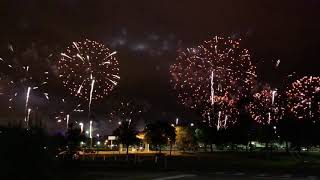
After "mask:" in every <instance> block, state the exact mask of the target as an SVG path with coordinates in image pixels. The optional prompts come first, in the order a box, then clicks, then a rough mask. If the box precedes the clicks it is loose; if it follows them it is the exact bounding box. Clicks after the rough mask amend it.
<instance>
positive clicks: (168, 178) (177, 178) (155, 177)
mask: <svg viewBox="0 0 320 180" xmlns="http://www.w3.org/2000/svg"><path fill="white" fill-rule="evenodd" d="M82 177H83V178H84V179H92V180H109V179H115V180H125V179H132V180H181V179H186V180H212V179H215V180H232V179H240V180H242V179H243V180H245V179H248V180H286V179H292V180H320V178H319V177H316V176H303V175H293V174H246V173H242V172H232V173H227V172H205V173H204V172H201V173H200V172H189V173H188V172H153V173H151V172H100V173H98V172H95V173H88V174H85V175H82Z"/></svg>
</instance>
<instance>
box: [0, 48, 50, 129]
mask: <svg viewBox="0 0 320 180" xmlns="http://www.w3.org/2000/svg"><path fill="white" fill-rule="evenodd" d="M0 60H1V61H0V64H1V66H3V69H2V70H3V74H2V76H1V81H2V82H4V83H5V84H7V86H6V87H7V90H6V91H5V93H4V94H5V95H7V97H8V100H9V103H8V109H9V110H10V111H12V112H15V113H18V111H19V103H20V102H18V101H20V100H22V99H23V101H24V114H25V117H24V121H25V122H26V125H27V127H28V121H29V116H30V113H31V111H32V109H33V108H34V107H33V104H32V101H31V100H32V97H41V98H45V99H46V100H49V94H48V92H47V90H48V86H47V84H48V80H49V72H48V71H47V70H45V69H46V68H40V67H41V62H40V61H39V57H38V52H37V51H36V49H35V48H34V47H32V48H29V49H27V50H25V51H16V50H15V49H14V47H13V45H11V44H9V45H8V53H7V55H6V57H5V58H0ZM34 61H36V63H37V67H36V66H34ZM39 63H40V65H39ZM39 69H41V70H40V71H39Z"/></svg>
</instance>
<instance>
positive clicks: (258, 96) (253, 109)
mask: <svg viewBox="0 0 320 180" xmlns="http://www.w3.org/2000/svg"><path fill="white" fill-rule="evenodd" d="M248 107H249V108H248V109H249V112H250V114H251V116H252V118H253V119H254V120H255V121H256V122H257V123H259V124H262V125H272V124H275V123H276V122H277V121H278V120H279V119H281V117H282V116H283V108H282V106H281V96H280V94H279V93H278V91H277V90H276V89H271V88H270V87H266V88H265V89H263V90H262V91H261V92H259V93H255V94H254V95H253V101H252V102H251V103H250V104H249V106H248Z"/></svg>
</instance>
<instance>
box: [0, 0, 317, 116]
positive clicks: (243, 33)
mask: <svg viewBox="0 0 320 180" xmlns="http://www.w3.org/2000/svg"><path fill="white" fill-rule="evenodd" d="M319 20H320V1H319V0H281V1H279V0H259V1H258V0H242V1H240V0H219V1H218V0H203V1H201V0H199V1H195V0H193V1H187V0H185V1H173V0H161V1H153V0H148V1H147V0H140V1H134V0H127V1H124V0H114V1H107V0H104V1H92V0H91V1H90V0H87V1H84V0H83V1H80V0H51V1H43V0H38V1H35V0H28V1H22V0H20V1H16V0H8V1H5V0H2V1H1V3H0V22H1V28H0V34H1V36H0V45H1V46H0V47H1V50H0V53H1V54H2V55H1V54H0V57H2V58H4V57H7V55H6V54H7V52H6V51H8V44H12V45H13V46H14V47H15V50H16V51H17V52H25V51H27V50H30V49H31V51H35V52H36V54H37V58H36V59H37V61H39V63H37V62H33V66H35V67H37V66H38V64H39V68H42V66H40V64H43V63H44V62H43V61H46V62H47V61H49V62H48V64H52V62H54V61H56V60H57V59H55V57H56V56H55V54H57V53H60V51H61V49H63V48H64V47H65V46H66V44H68V43H70V42H72V41H78V40H83V39H85V38H88V39H91V40H95V41H98V42H100V43H103V44H105V45H107V46H108V47H110V48H111V49H113V50H117V52H118V54H117V58H118V60H119V62H120V76H121V81H120V84H119V87H117V88H116V89H115V91H114V92H113V93H112V94H111V95H110V97H108V98H106V99H105V101H108V99H110V98H111V99H112V98H115V97H118V96H125V97H133V98H138V99H142V100H143V101H145V102H146V103H148V104H150V106H151V111H150V112H152V114H155V115H153V116H152V115H150V116H148V117H146V118H169V119H170V118H173V117H175V116H178V117H183V118H186V119H187V118H190V117H192V116H191V115H190V113H188V110H187V109H186V108H184V107H183V106H182V105H179V104H178V103H177V102H176V98H175V94H174V92H173V90H172V89H171V87H170V84H169V80H170V74H169V66H170V65H171V64H172V63H174V62H175V57H176V50H177V48H185V47H192V46H195V45H197V44H198V43H200V42H202V41H204V40H206V39H208V38H210V37H212V36H215V35H223V36H231V37H234V38H241V39H242V40H243V42H242V43H243V44H245V46H246V47H247V48H248V49H249V50H250V51H251V54H252V57H253V61H254V62H255V64H256V66H257V67H258V77H259V82H260V83H261V84H264V83H269V84H271V86H272V87H275V88H283V87H285V86H286V84H285V83H284V82H288V81H290V79H289V80H288V77H287V76H288V75H289V74H291V73H293V72H296V75H295V77H300V76H302V75H320V72H319V69H320V68H319V67H320V66H319V65H320V63H319V53H318V52H319V48H320V44H319V42H320V36H319V32H320V23H319ZM50 54H53V55H52V56H51V57H50V58H48V56H49V55H50ZM278 59H280V60H281V63H280V65H279V67H277V68H276V66H275V64H276V61H277V60H278ZM48 67H49V68H51V67H50V66H48ZM0 68H1V67H0ZM1 71H4V70H3V69H1ZM3 73H4V72H3ZM53 78H54V77H53ZM55 83H56V84H54V85H50V88H51V90H52V91H53V92H52V93H53V94H54V95H55V96H59V97H66V98H70V99H72V97H68V94H67V93H66V92H65V91H64V90H63V88H62V87H60V86H61V85H59V83H58V82H56V81H55ZM107 104H108V103H106V102H97V103H96V104H95V108H96V109H97V111H99V110H101V111H102V110H103V109H104V108H105V107H106V105H107ZM0 105H3V102H2V103H0ZM186 112H187V113H186Z"/></svg>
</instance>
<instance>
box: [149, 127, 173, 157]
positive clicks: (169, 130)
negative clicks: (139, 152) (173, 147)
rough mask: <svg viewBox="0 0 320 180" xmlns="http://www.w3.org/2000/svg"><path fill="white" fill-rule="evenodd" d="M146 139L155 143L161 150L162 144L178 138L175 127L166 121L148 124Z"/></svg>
mask: <svg viewBox="0 0 320 180" xmlns="http://www.w3.org/2000/svg"><path fill="white" fill-rule="evenodd" d="M145 131H146V135H145V136H146V140H147V142H148V143H150V144H152V145H155V146H157V147H158V148H159V151H160V152H161V146H163V145H166V144H168V143H173V142H175V140H176V132H175V128H174V127H172V126H171V125H170V124H169V123H166V122H160V121H158V122H156V123H151V124H148V125H147V126H146V129H145Z"/></svg>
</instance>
